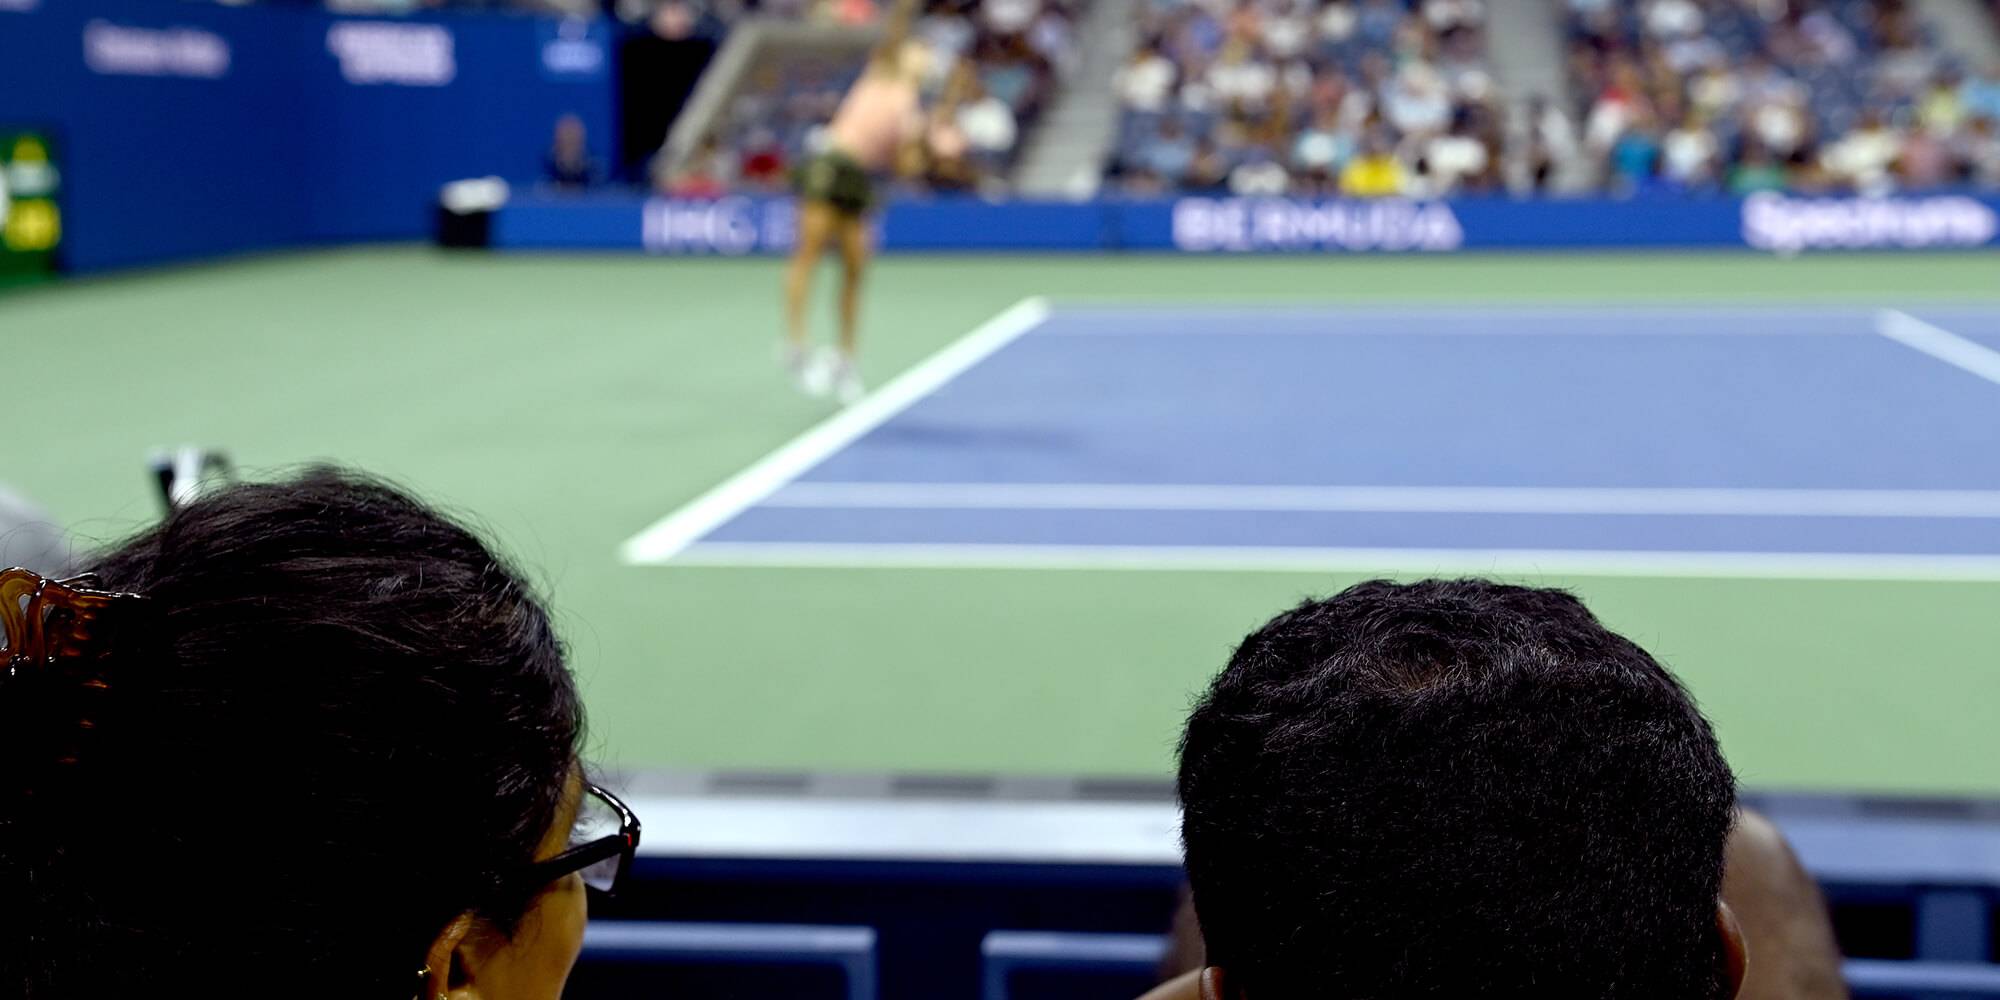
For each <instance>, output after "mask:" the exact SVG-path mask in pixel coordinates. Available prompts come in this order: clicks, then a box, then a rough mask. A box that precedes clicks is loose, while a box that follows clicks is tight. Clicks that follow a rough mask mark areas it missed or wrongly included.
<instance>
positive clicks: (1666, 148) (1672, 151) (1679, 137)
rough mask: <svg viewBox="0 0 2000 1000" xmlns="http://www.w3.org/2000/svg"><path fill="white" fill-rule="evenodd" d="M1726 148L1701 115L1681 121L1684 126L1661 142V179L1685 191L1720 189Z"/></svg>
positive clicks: (1683, 117) (1692, 115)
mask: <svg viewBox="0 0 2000 1000" xmlns="http://www.w3.org/2000/svg"><path fill="white" fill-rule="evenodd" d="M1721 155H1722V144H1721V142H1720V141H1719V140H1717V139H1716V137H1715V133H1714V132H1713V131H1711V130H1710V129H1709V127H1708V121H1707V119H1706V118H1704V117H1703V116H1702V114H1701V113H1700V112H1698V111H1696V112H1690V113H1688V114H1686V115H1683V116H1682V117H1681V121H1680V124H1678V125H1675V126H1674V127H1673V128H1671V129H1669V130H1668V131H1667V134H1666V136H1665V137H1663V138H1662V139H1661V140H1660V175H1661V176H1662V177H1663V178H1665V179H1666V181H1667V183H1668V184H1669V185H1670V186H1672V187H1674V188H1677V189H1679V190H1682V191H1703V190H1707V189H1710V188H1713V187H1715V186H1717V183H1718V181H1719V180H1720V177H1719V176H1718V175H1717V173H1716V167H1717V163H1718V161H1719V159H1720V158H1721Z"/></svg>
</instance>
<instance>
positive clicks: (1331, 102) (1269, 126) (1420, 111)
mask: <svg viewBox="0 0 2000 1000" xmlns="http://www.w3.org/2000/svg"><path fill="white" fill-rule="evenodd" d="M1143 17H1144V21H1143V23H1142V25H1141V38H1142V41H1141V43H1140V45H1139V46H1138V48H1137V49H1136V51H1134V52H1133V54H1132V57H1131V60H1130V62H1129V63H1128V64H1127V65H1126V66H1125V67H1124V68H1123V69H1122V70H1121V71H1120V72H1119V74H1118V77H1117V82H1116V89H1117V92H1118V97H1119V100H1120V101H1121V103H1122V105H1123V113H1122V119H1121V124H1120V130H1119V137H1118V141H1117V151H1116V153H1115V154H1114V156H1113V160H1112V163H1111V166H1110V173H1111V177H1112V178H1113V180H1114V181H1115V182H1116V184H1117V186H1118V187H1119V188H1121V189H1122V190H1124V191H1126V192H1129V193H1134V194H1152V193H1158V192H1161V191H1165V190H1170V189H1178V190H1193V191H1228V192H1231V193H1235V194H1242V195H1259V194H1263V195H1269V194H1296V195H1313V194H1346V195H1352V196H1359V197H1367V196H1377V195H1445V194H1452V193H1457V192H1486V191H1494V190H1498V189H1499V188H1500V187H1501V185H1502V181H1503V175H1502V170H1501V166H1502V155H1501V154H1502V149H1503V131H1504V130H1503V124H1504V115H1503V114H1502V111H1501V108H1500V105H1499V103H1498V101H1497V95H1496V92H1495V89H1494V85H1493V76H1492V73H1491V71H1490V69H1489V67H1488V66H1487V64H1486V40H1485V35H1486V32H1485V27H1486V26H1485V7H1484V2H1483V0H1423V2H1421V3H1419V4H1417V5H1415V6H1405V5H1403V4H1402V3H1400V2H1397V0H1321V2H1314V0H1269V2H1265V3H1255V2H1240V3H1239V2H1229V0H1193V2H1177V0H1147V4H1146V7H1145V13H1144V15H1143Z"/></svg>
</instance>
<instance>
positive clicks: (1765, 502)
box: [763, 481, 2000, 518]
mask: <svg viewBox="0 0 2000 1000" xmlns="http://www.w3.org/2000/svg"><path fill="white" fill-rule="evenodd" d="M763 506H766V507H808V508H815V509H843V510H845V509H891V510H903V509H909V510H1153V511H1167V510H1172V511H1296V512H1314V513H1321V512H1342V511H1372V512H1382V513H1399V514H1663V515H1697V516H1717V515H1719V516H1757V517H1941V518H2000V491H1995V490H1841V489H1828V490H1820V489H1736V488H1677V487H1662V488H1653V487H1645V488H1619V487H1508V486H1219V485H1206V484H1183V485H1171V484H1152V483H1147V484H1122V483H870V482H855V483H845V482H810V481H806V482H793V483H790V484H788V485H786V486H785V487H784V488H783V489H780V490H778V491H777V492H776V493H774V494H772V495H771V496H770V497H768V498H766V499H765V500H764V502H763Z"/></svg>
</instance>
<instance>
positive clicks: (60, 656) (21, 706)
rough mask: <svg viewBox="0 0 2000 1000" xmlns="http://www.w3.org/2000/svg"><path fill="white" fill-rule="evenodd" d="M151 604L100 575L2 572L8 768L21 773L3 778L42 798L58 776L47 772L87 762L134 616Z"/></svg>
mask: <svg viewBox="0 0 2000 1000" xmlns="http://www.w3.org/2000/svg"><path fill="white" fill-rule="evenodd" d="M145 603H146V600H145V598H143V597H141V596H139V595H137V594H121V593H117V592H114V591H109V590H102V589H99V588H98V587H97V580H96V579H95V578H94V577H88V576H79V577H73V578H70V579H67V580H50V579H48V578H46V577H43V576H41V575H40V574H38V573H35V572H33V571H31V570H25V569H19V568H16V569H10V570H5V571H0V623H4V624H5V625H6V640H7V647H6V650H5V651H4V655H5V657H6V659H5V661H4V665H3V666H4V668H0V708H5V709H6V713H5V714H6V716H7V720H8V721H7V723H6V725H5V729H6V731H5V732H4V733H0V771H8V772H13V773H10V774H8V775H7V776H6V777H5V778H0V781H4V782H5V783H6V784H8V785H10V786H13V787H14V788H16V789H18V791H19V794H22V795H27V796H37V795H39V794H41V792H42V791H43V790H45V789H46V788H47V786H48V783H49V782H51V781H52V780H53V778H54V774H53V772H51V771H49V770H47V768H51V767H54V768H67V767H69V766H72V765H75V764H76V763H77V762H78V760H79V759H81V758H82V756H83V755H84V753H85V751H86V749H87V747H88V745H89V744H90V742H91V740H92V733H93V732H94V731H95V730H96V729H97V726H98V721H99V720H100V719H101V718H103V717H104V716H105V714H106V713H107V712H109V711H111V710H112V708H113V704H114V700H113V699H108V698H107V697H106V696H107V695H109V694H111V693H112V691H111V688H112V672H113V670H114V668H115V666H116V663H117V659H118V657H117V656H116V655H115V654H116V652H117V650H118V647H120V646H121V645H122V644H123V643H122V638H123V637H122V636H121V634H120V633H121V631H122V629H123V627H124V625H125V623H126V621H127V618H128V612H130V611H132V610H134V609H135V608H136V607H143V606H144V605H145ZM10 703H11V704H10ZM23 753H26V754H28V756H27V757H22V756H21V755H22V754H23ZM36 760H39V761H40V762H41V763H40V764H36V763H34V761H36Z"/></svg>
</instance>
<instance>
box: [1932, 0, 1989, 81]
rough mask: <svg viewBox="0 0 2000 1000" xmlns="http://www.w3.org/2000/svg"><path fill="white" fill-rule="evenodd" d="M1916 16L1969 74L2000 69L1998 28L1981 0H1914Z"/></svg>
mask: <svg viewBox="0 0 2000 1000" xmlns="http://www.w3.org/2000/svg"><path fill="white" fill-rule="evenodd" d="M1916 6H1917V16H1918V17H1920V18H1921V19H1922V20H1923V22H1924V23H1925V24H1927V25H1929V26H1930V28H1931V30H1932V32H1934V35H1933V37H1934V38H1936V39H1937V40H1938V42H1939V44H1941V45H1942V46H1943V47H1944V49H1945V51H1946V52H1948V53H1950V54H1951V55H1952V56H1953V57H1955V58H1957V59H1958V60H1959V61H1960V62H1962V63H1964V64H1965V68H1966V69H1968V70H1971V71H1972V72H1975V73H1977V72H1980V71H1981V70H1984V69H1985V68H1987V67H1989V66H2000V26H1996V25H1995V24H1994V23H1993V18H1992V16H1991V15H1989V14H1987V12H1986V9H1985V8H1984V6H1982V5H1981V3H1980V0H1917V5H1916Z"/></svg>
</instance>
